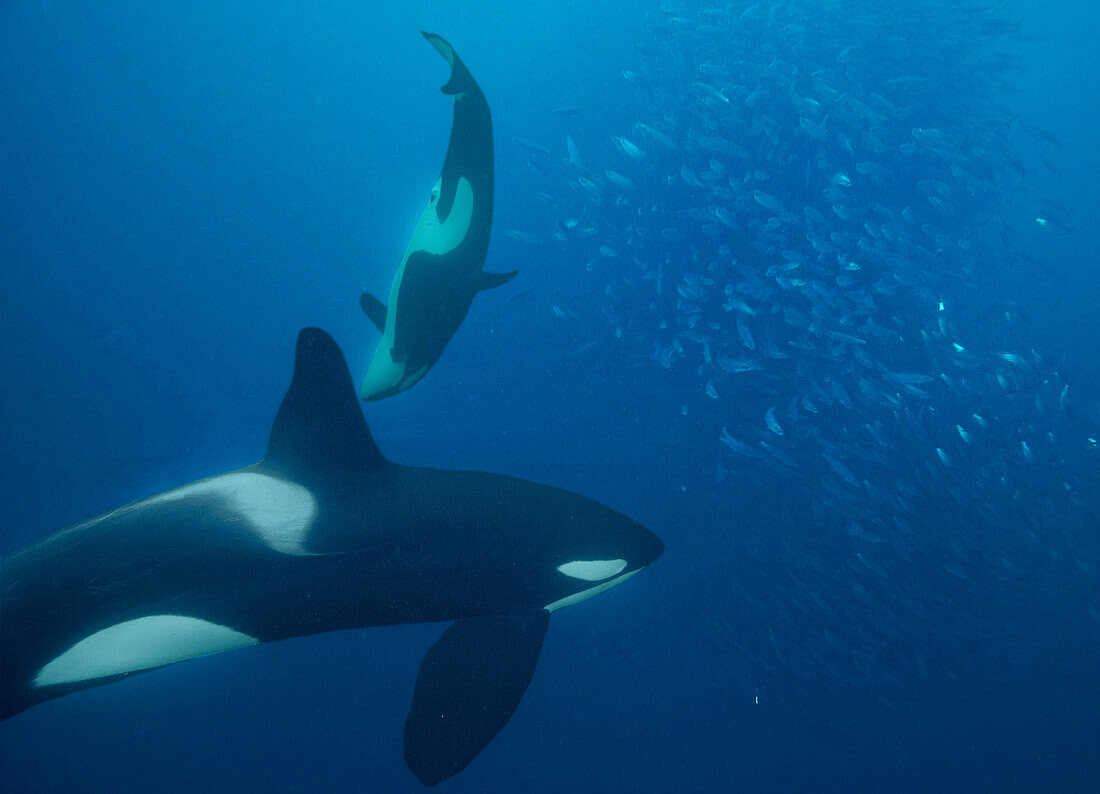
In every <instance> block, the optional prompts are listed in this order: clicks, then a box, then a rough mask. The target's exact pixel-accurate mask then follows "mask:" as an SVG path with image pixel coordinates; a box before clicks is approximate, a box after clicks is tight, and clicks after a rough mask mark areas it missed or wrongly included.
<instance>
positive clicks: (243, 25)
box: [0, 0, 1100, 792]
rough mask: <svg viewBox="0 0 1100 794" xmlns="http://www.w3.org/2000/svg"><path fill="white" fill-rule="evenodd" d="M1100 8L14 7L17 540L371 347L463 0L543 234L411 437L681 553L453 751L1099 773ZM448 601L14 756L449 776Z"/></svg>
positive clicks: (504, 776)
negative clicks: (586, 501) (431, 656)
mask: <svg viewBox="0 0 1100 794" xmlns="http://www.w3.org/2000/svg"><path fill="white" fill-rule="evenodd" d="M1098 26H1100V22H1098V19H1097V15H1096V13H1095V10H1093V9H1092V8H1091V7H1090V5H1089V4H1087V3H1085V2H1083V0H1076V1H1075V2H1073V3H1066V4H1062V5H1061V6H1060V7H1059V8H1057V9H1051V8H1050V7H1049V6H1048V4H1039V3H1036V2H1034V0H1013V2H1011V3H1007V4H997V5H994V6H988V5H983V4H972V3H948V2H941V1H940V0H893V2H885V3H882V2H879V3H868V2H860V1H859V0H835V2H831V3H810V2H806V1H805V0H790V2H776V3H769V2H763V1H762V2H757V3H751V2H745V1H743V0H737V1H736V2H732V3H729V4H725V5H718V4H714V5H708V4H697V3H693V2H665V3H660V2H643V3H640V4H628V3H625V2H622V0H614V2H610V1H609V2H593V3H589V4H585V5H584V6H583V7H563V6H562V4H560V3H550V2H545V0H540V1H539V2H533V3H526V4H516V5H514V6H513V5H508V4H501V3H488V2H472V3H466V4H463V5H462V6H456V5H454V4H444V3H439V2H427V1H426V0H425V1H424V2H416V3H405V4H401V5H400V7H399V8H398V7H393V8H390V7H383V4H375V3H368V4H363V3H314V4H310V5H309V6H308V7H306V6H297V5H295V4H288V3H280V4H271V3H253V2H242V3H233V4H225V3H188V4H184V5H183V6H181V7H178V8H174V7H166V6H163V5H160V4H156V5H150V4H148V3H140V2H117V3H111V4H106V5H102V6H101V5H99V4H91V5H90V4H81V3H62V2H52V3H41V2H40V3H30V2H26V3H24V2H12V3H7V4H5V5H4V6H3V8H0V100H2V102H0V104H2V106H3V108H4V111H3V120H4V121H3V123H2V124H0V136H2V137H0V185H2V189H0V224H2V226H0V262H2V267H3V272H4V274H5V276H6V278H5V279H4V290H3V291H2V293H0V301H2V311H0V323H2V326H0V327H2V329H3V333H2V334H0V349H2V359H0V360H2V361H3V363H4V371H5V373H6V376H5V377H4V378H3V379H2V381H0V396H2V404H3V406H4V407H5V410H6V414H7V417H8V418H7V420H6V421H5V422H4V423H3V424H2V425H0V434H2V435H0V438H2V440H3V443H2V449H3V450H4V452H5V454H4V455H3V459H2V463H0V483H2V486H0V487H2V493H3V497H4V498H3V499H0V552H3V553H8V552H10V551H12V550H14V549H16V548H18V547H20V546H22V545H24V544H26V543H29V542H31V541H33V540H35V539H36V538H38V537H40V536H42V535H44V534H46V533H48V532H50V531H52V530H54V529H57V528H59V527H62V526H65V525H67V524H70V523H73V522H76V521H79V520H81V519H83V518H86V517H88V516H90V515H93V514H95V513H98V512H101V511H104V510H108V509H111V508H112V507H115V506H117V505H119V504H122V503H125V502H127V501H129V500H132V499H135V498H138V497H141V496H144V495H147V494H150V493H154V492H156V491H160V490H163V489H165V488H168V487H171V486H174V485H176V484H179V483H183V482H187V481H190V480H193V479H196V478H199V477H203V476H207V475H209V474H212V473H216V472H220V471H225V470H228V469H233V468H237V467H240V466H243V465H247V464H249V463H251V462H253V461H255V460H256V459H257V458H259V457H260V456H261V455H262V454H263V450H264V447H265V444H266V440H267V434H268V431H269V429H270V423H271V419H272V417H273V416H274V412H275V410H276V408H277V407H278V405H279V401H280V400H281V398H282V395H283V393H284V390H285V388H286V385H287V383H288V380H289V377H290V373H291V367H292V364H293V345H294V339H295V336H296V333H297V331H298V330H299V329H300V328H302V327H304V326H309V325H317V326H321V327H323V328H325V329H326V330H328V331H329V332H331V333H332V334H333V335H334V337H335V338H336V339H337V340H338V342H339V343H340V344H341V347H342V348H343V349H344V351H345V353H346V355H347V357H348V361H349V364H350V367H351V370H352V372H353V374H354V375H355V376H356V378H358V376H359V375H360V374H361V373H362V372H363V370H364V369H365V367H366V364H367V361H368V360H369V356H370V354H371V352H372V351H373V348H374V345H375V344H376V342H377V333H376V331H375V330H374V329H373V328H372V327H371V326H370V324H369V323H368V322H367V321H366V319H365V318H364V317H363V316H362V313H361V312H360V310H359V307H358V297H359V294H360V292H362V291H364V290H367V291H371V292H373V293H375V294H379V295H382V294H385V292H386V291H387V290H388V287H389V283H390V280H391V279H392V277H393V273H394V269H395V268H396V264H397V262H398V260H399V258H400V255H401V252H402V251H403V249H404V246H405V244H406V242H407V240H408V238H409V235H410V233H411V232H412V229H413V227H414V225H415V223H416V218H417V217H418V215H419V213H420V211H421V208H422V206H423V202H424V199H425V197H426V195H427V192H428V190H429V189H430V187H431V184H432V183H433V182H434V180H435V178H436V176H437V174H438V171H439V166H440V164H441V162H442V158H443V153H444V151H445V148H446V145H447V136H448V132H449V129H450V122H451V101H450V99H449V98H448V97H445V96H443V95H441V94H439V93H438V88H439V86H440V85H442V84H443V82H445V80H446V76H447V75H446V66H445V64H443V63H442V62H441V61H440V60H439V57H438V55H437V54H436V53H435V52H433V51H432V49H431V48H430V47H427V46H426V45H425V44H424V42H423V41H422V39H421V38H420V36H419V35H418V31H419V30H421V29H427V30H431V31H433V32H437V33H439V34H441V35H444V36H445V37H446V38H447V39H448V40H450V41H451V43H452V44H454V46H455V47H456V49H457V50H458V52H459V53H460V54H461V56H462V57H463V59H464V60H465V62H466V63H467V65H468V66H469V67H470V69H471V70H472V72H473V73H474V74H475V75H476V77H477V79H478V81H479V83H480V84H481V86H482V88H483V90H484V91H485V93H486V95H487V97H488V99H489V102H490V106H491V107H492V111H493V117H494V132H495V142H496V152H497V154H496V170H497V185H496V212H495V217H494V234H493V239H492V244H491V247H490V251H489V255H488V258H487V260H486V269H488V270H492V271H498V272H499V271H507V270H512V269H518V270H519V271H520V275H519V276H518V277H517V278H516V279H515V280H514V281H513V282H511V283H509V284H508V285H506V286H504V287H501V288H500V289H497V290H493V291H488V292H485V293H482V294H481V295H479V296H478V297H477V298H476V299H475V302H474V304H473V308H472V310H471V312H470V316H469V317H468V319H467V320H466V321H465V323H464V324H463V326H462V328H461V329H460V330H459V332H458V334H457V335H456V336H455V338H454V339H453V340H452V342H451V343H450V345H449V346H448V348H447V350H446V353H445V354H444V356H443V358H442V359H441V360H440V362H439V363H438V364H437V365H436V366H435V367H434V369H433V370H432V371H431V373H430V374H429V375H428V376H427V377H426V378H425V380H424V381H423V382H422V383H420V384H419V385H417V386H416V387H415V388H413V389H412V390H410V391H409V392H407V393H405V394H402V395H399V396H397V397H394V398H391V399H388V400H385V401H382V402H379V403H372V404H369V405H366V406H365V409H364V410H365V415H366V417H367V421H368V422H369V424H370V426H371V430H372V432H373V433H374V435H375V437H376V438H377V440H378V442H379V445H380V446H381V448H382V449H383V450H384V451H385V453H386V454H387V455H388V456H390V457H391V458H393V459H395V460H398V461H401V462H403V463H409V464H415V465H422V466H434V467H440V468H464V469H478V470H486V471H494V472H501V473H507V474H511V475H516V476H521V477H526V478H529V479H533V480H537V481H540V482H545V483H550V484H554V485H558V486H562V487H566V488H569V489H571V490H574V491H577V492H579V493H582V494H585V495H587V496H590V497H593V498H595V499H598V500H599V501H601V502H603V503H605V504H607V505H609V506H611V507H614V508H616V509H618V510H621V511H623V512H625V513H627V514H629V515H631V516H632V517H633V518H635V519H637V520H639V521H641V522H642V523H644V524H646V525H647V526H649V527H650V528H652V529H653V530H654V531H655V532H657V534H659V535H660V536H661V537H662V539H663V540H664V542H665V545H666V552H665V554H664V556H663V557H662V558H661V559H660V560H659V561H658V563H657V564H655V565H653V566H652V567H651V569H649V570H647V571H645V572H644V573H643V574H642V575H640V576H637V577H635V578H633V579H632V580H631V581H630V582H628V583H626V584H624V585H623V586H622V587H620V588H616V589H614V590H612V591H610V592H609V593H607V594H604V595H602V596H600V597H599V598H595V599H592V600H590V601H586V602H584V603H583V604H580V605H577V606H574V607H571V608H569V609H566V610H562V611H560V612H558V613H555V615H554V617H553V619H552V621H551V628H550V631H549V633H548V635H547V639H546V643H545V646H544V648H543V652H542V657H541V659H540V661H539V665H538V669H537V671H536V674H535V677H534V679H533V681H532V684H531V687H530V689H529V690H528V692H527V694H526V696H525V697H524V699H523V702H522V703H521V705H520V707H519V709H518V710H517V712H516V714H515V716H514V717H513V718H512V720H511V721H510V722H509V723H508V725H507V726H506V727H505V728H504V730H503V731H502V732H501V733H500V735H499V736H498V737H497V738H496V739H495V740H494V741H493V742H492V743H491V744H490V745H489V746H488V748H487V749H486V750H485V751H484V752H483V753H482V754H481V755H480V756H479V757H478V758H477V759H475V761H474V762H473V763H472V764H471V765H470V767H469V768H468V769H467V770H465V771H464V772H462V773H460V774H458V775H457V776H456V777H454V778H452V779H451V780H449V781H447V782H446V783H444V784H442V786H444V787H447V788H450V789H452V790H455V791H483V790H488V789H499V790H517V791H559V790H563V789H565V790H585V791H586V790H602V791H609V790H610V791H666V790H689V791H710V790H728V789H734V790H747V791H771V790H790V791H834V790H841V791H852V790H855V791H860V790H862V791H887V790H890V791H895V790H908V791H931V790H943V791H970V790H976V789H977V790H990V791H1008V790H1020V791H1054V790H1057V791H1073V790H1079V791H1089V790H1095V789H1096V788H1097V785H1098V784H1100V762H1098V760H1097V754H1096V752H1095V748H1096V746H1097V740H1098V738H1100V687H1098V686H1097V675H1096V670H1097V662H1098V659H1100V587H1098V585H1100V578H1098V570H1100V569H1098V567H1097V566H1100V537H1098V533H1097V529H1098V525H1100V520H1098V518H1100V509H1098V503H1100V501H1098V500H1100V451H1098V450H1097V448H1096V447H1097V444H1096V441H1094V440H1092V439H1096V438H1098V435H1100V366H1098V364H1097V359H1096V357H1095V355H1094V353H1093V350H1094V347H1095V345H1094V340H1096V339H1098V338H1100V320H1098V318H1097V315H1096V313H1095V312H1094V310H1093V305H1092V304H1093V301H1092V296H1093V295H1095V294H1096V293H1097V287H1098V278H1097V275H1096V267H1095V263H1096V262H1097V260H1098V254H1100V243H1098V238H1097V234H1096V226H1095V223H1096V221H1095V219H1096V218H1097V217H1098V211H1100V192H1098V191H1097V188H1096V185H1097V182H1098V179H1097V177H1098V176H1100V174H1098V173H1097V170H1098V169H1097V163H1100V152H1098V149H1097V142H1096V140H1095V137H1094V135H1093V130H1095V128H1096V121H1097V112H1096V110H1095V108H1094V102H1092V101H1091V100H1092V98H1093V97H1095V95H1096V94H1097V89H1098V85H1097V83H1098V75H1100V68H1098V66H1100V64H1098V56H1097V54H1096V52H1095V48H1094V46H1093V45H1094V42H1095V40H1096V38H1097V33H1100V31H1098V30H1097V28H1098ZM567 140H570V141H572V143H573V148H574V151H575V153H576V154H575V156H571V155H570V151H569V148H568V144H567ZM624 140H625V141H626V143H623V141H624ZM627 144H630V146H628V145H627ZM638 149H640V150H641V151H642V152H643V154H642V155H641V156H640V157H639V156H637V155H636V154H632V151H634V150H638ZM726 306H729V308H726ZM780 431H781V432H780ZM441 629H442V626H439V625H421V626H398V627H385V628H370V629H364V630H362V631H355V632H341V633H336V634H329V635H321V636H315V637H308V638H303V639H298V640H293V641H287V642H282V643H276V644H271V645H266V646H259V647H255V648H249V649H245V650H239V651H234V652H231V653H226V654H220V655H216V656H211V657H205V658H201V659H197V660H193V661H190V662H187V663H185V664H181V665H176V666H172V667H169V668H166V669H163V670H159V671H156V672H153V673H150V674H147V675H139V676H134V677H132V678H130V679H128V680H126V681H123V682H120V683H116V684H112V685H109V686H105V687H100V688H94V689H90V690H87V691H85V692H81V693H77V694H74V695H70V696H68V697H65V698H61V699H58V700H54V701H50V702H49V703H46V704H43V705H40V706H37V707H35V708H33V709H31V710H29V711H27V712H25V713H23V714H20V715H18V716H17V717H15V718H13V719H12V720H10V721H6V722H5V723H4V724H3V726H2V727H0V757H2V764H0V781H2V782H0V786H2V787H3V789H4V790H10V791H145V790H148V789H150V788H153V787H156V788H157V789H159V790H163V791H196V790H197V791H227V790H233V791H257V792H258V791H293V790H331V791H344V790H347V791H351V790H363V789H364V788H366V789H368V790H379V791H404V790H417V789H419V788H420V786H419V784H418V783H417V782H416V780H415V778H413V776H412V775H411V773H410V772H409V771H408V770H407V769H406V768H405V765H404V763H403V760H402V726H403V721H404V718H405V714H406V711H407V709H408V705H409V701H410V698H411V693H412V688H413V682H414V680H415V676H416V671H417V668H418V666H419V663H420V660H421V658H422V656H423V654H424V651H425V650H426V649H427V648H428V646H430V645H431V643H432V642H434V641H435V639H436V638H437V637H438V635H439V633H440V631H441ZM2 641H3V638H2V637H0V642H2Z"/></svg>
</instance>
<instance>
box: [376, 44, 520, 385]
mask: <svg viewBox="0 0 1100 794" xmlns="http://www.w3.org/2000/svg"><path fill="white" fill-rule="evenodd" d="M422 35H423V36H424V38H426V39H427V40H428V42H429V43H431V45H432V46H433V47H435V48H436V50H438V51H439V54H440V55H442V56H443V57H444V58H445V59H446V61H447V63H449V64H450V65H451V78H450V80H448V81H447V84H446V85H444V86H443V89H442V90H443V93H444V94H453V95H454V121H453V122H452V123H451V141H450V143H449V144H448V146H447V157H446V159H445V160H444V161H443V172H442V173H441V174H440V175H439V179H437V180H436V183H435V186H434V187H433V188H432V192H431V196H430V198H429V199H428V206H426V207H425V208H424V212H423V213H421V215H420V221H419V222H418V223H417V225H416V230H415V231H414V232H413V235H412V239H410V240H409V244H408V246H407V247H406V248H405V255H404V256H403V257H402V259H401V264H400V265H399V266H398V268H397V275H395V276H394V278H393V284H392V286H391V287H390V298H389V306H388V307H387V306H385V305H384V304H383V303H382V302H381V301H380V300H378V299H377V298H375V297H374V296H373V295H369V294H366V293H364V294H363V296H362V297H361V298H360V305H361V306H362V308H363V311H364V312H365V313H366V315H367V317H368V318H370V320H371V322H373V323H374V324H375V325H376V326H378V330H380V331H381V332H382V340H381V341H380V342H379V343H378V347H377V348H376V349H375V351H374V357H373V358H372V359H371V362H370V366H369V367H368V368H367V374H366V376H365V377H364V378H363V385H362V388H361V389H360V396H361V397H362V398H363V399H364V400H380V399H382V398H383V397H389V396H391V395H394V394H397V393H398V392H403V391H405V390H406V389H408V388H411V387H412V386H414V385H415V384H416V383H417V382H418V381H419V380H420V379H421V378H423V377H424V375H425V374H426V373H427V372H428V370H429V369H430V368H431V367H432V365H434V364H435V362H436V361H438V360H439V357H440V355H442V354H443V348H444V347H446V345H447V343H448V342H450V341H451V337H452V336H454V334H455V331H457V330H458V326H460V325H461V324H462V321H463V320H464V319H466V314H467V312H469V311H470V304H471V303H472V302H473V299H474V295H476V294H477V293H478V291H480V290H483V289H490V288H492V287H499V286H500V285H501V284H504V283H505V282H506V281H508V280H509V279H511V278H512V277H513V276H515V275H516V271H512V272H511V273H486V272H485V271H483V270H482V269H481V266H482V264H484V262H485V252H486V251H487V250H488V248H489V229H490V226H491V225H492V220H493V122H492V119H491V118H490V116H489V103H488V102H486V101H485V95H484V94H482V93H481V89H480V88H479V87H478V85H477V83H476V82H475V81H474V78H473V76H472V75H471V74H470V72H469V70H468V69H467V68H466V66H465V64H463V63H462V61H461V60H460V59H459V57H458V55H456V54H455V51H454V48H452V47H451V45H450V44H448V43H447V42H446V41H444V40H443V39H442V38H440V37H439V36H436V35H435V34H434V33H423V34H422Z"/></svg>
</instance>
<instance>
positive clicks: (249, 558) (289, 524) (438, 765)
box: [0, 328, 664, 786]
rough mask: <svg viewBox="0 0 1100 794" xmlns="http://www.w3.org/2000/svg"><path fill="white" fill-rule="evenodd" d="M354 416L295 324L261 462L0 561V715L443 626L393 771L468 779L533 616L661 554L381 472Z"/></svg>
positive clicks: (596, 508)
mask: <svg viewBox="0 0 1100 794" xmlns="http://www.w3.org/2000/svg"><path fill="white" fill-rule="evenodd" d="M359 405H360V404H359V401H358V400H357V398H356V394H355V389H354V386H353V385H352V381H351V375H350V373H349V372H348V368H347V364H346V362H345V360H344V356H343V354H342V352H341V351H340V349H339V347H338V346H337V345H336V343H335V342H334V341H333V339H332V338H331V337H330V336H329V335H328V334H327V333H325V332H324V331H322V330H319V329H316V328H307V329H305V330H303V331H301V332H300V334H299V337H298V343H297V351H296V355H295V365H294V375H293V377H292V379H291V384H290V387H289V389H288V391H287V393H286V396H285V397H284V399H283V401H282V404H281V405H280V407H279V410H278V412H277V414H276V416H275V421H274V424H273V426H272V430H271V436H270V440H269V443H268V448H267V452H266V454H265V455H264V457H263V459H262V460H260V461H259V462H258V463H256V464H254V465H251V466H248V467H246V468H243V469H238V470H236V471H231V472H228V473H225V474H221V475H218V476H215V477H210V478H208V479H203V480H198V481H196V482H192V483H190V484H187V485H183V486H182V487H179V488H175V489H172V490H169V491H165V492H163V493H160V494H156V495H154V496H150V497H148V498H145V499H140V500H138V501H136V502H133V503H131V504H128V505H125V506H123V507H120V508H118V509H116V510H113V511H111V512H109V513H106V514H104V515H101V516H99V517H97V518H93V519H91V520H89V521H85V522H83V523H80V524H76V525H74V526H71V527H68V528H66V529H62V530H59V531H57V532H55V533H53V534H51V535H48V536H46V537H45V538H43V539H41V540H39V541H37V542H34V543H31V544H30V545H27V546H24V547H23V548H20V549H18V550H16V551H14V552H12V553H10V554H7V555H6V556H4V557H3V558H2V559H0V718H3V719H7V718H9V717H12V716H13V715H15V714H17V713H19V712H21V711H23V710H25V709H27V708H29V707H31V706H33V705H35V704H38V703H41V702H43V701H46V700H49V699H51V698H56V697H60V696H62V695H66V694H68V693H71V692H74V691H76V690H79V689H84V688H86V687H92V686H97V685H99V684H107V683H110V682H113V681H117V680H119V679H122V678H125V677H127V676H129V675H132V674H135V673H139V672H144V671H149V670H153V669H156V668H158V667H162V666H164V665H168V664H172V663H174V662H181V661H184V660H186V659H192V658H194V657H197V656H201V655H205V654H210V653H216V652H219V651H226V650H230V649H233V648H240V647H244V646H248V645H254V644H256V643H261V642H273V641H275V640H281V639H285V638H288V637H295V636H302V635H309V634H316V633H319V632H325V631H334V630H338V629H351V628H361V627H368V626H379V625H387V624H396V623H413V622H428V621H454V622H453V623H451V625H450V626H449V627H448V628H447V629H446V630H445V631H444V633H443V635H442V637H441V638H440V639H439V640H438V641H437V642H436V643H435V644H434V645H433V646H432V647H431V649H430V650H429V651H428V653H427V655H426V657H425V658H424V661H423V663H422V665H421V668H420V671H419V674H418V675H417V679H416V686H415V691H414V694H413V698H412V706H411V708H410V710H409V714H408V717H407V720H406V725H405V737H404V738H405V759H406V761H407V763H408V766H409V768H410V769H411V770H412V771H413V773H414V774H415V775H416V776H417V777H418V778H419V779H420V781H421V782H422V783H424V784H425V785H429V786H430V785H434V784H436V783H438V782H440V781H441V780H444V779H445V778H447V777H449V776H451V775H453V774H455V773H456V772H459V771H460V770H462V769H463V768H465V767H466V765H467V764H469V763H470V761H472V760H473V758H474V757H475V756H476V755H477V754H478V753H479V752H480V751H481V750H482V749H483V748H484V747H485V746H486V745H487V744H488V742H489V741H490V740H491V739H492V738H493V736H495V735H496V734H497V732H499V731H500V729H501V728H503V727H504V725H505V723H507V721H508V720H509V718H510V717H511V715H512V713H513V712H514V711H515V709H516V707H517V705H518V704H519V701H520V698H522V696H523V693H524V692H525V691H526V689H527V685H528V683H529V682H530V680H531V676H532V674H533V673H534V670H535V664H536V662H537V660H538V657H539V651H540V650H541V647H542V641H543V636H544V634H545V632H546V628H547V624H548V620H549V617H550V614H551V613H552V612H554V611H555V610H557V609H560V608H561V607H564V606H568V605H570V604H574V603H577V602H578V601H581V600H584V599H586V598H589V597H591V596H593V595H596V594H598V593H601V592H603V591H605V590H607V589H609V588H611V587H614V586H615V585H618V584H620V583H622V582H624V581H625V580H626V579H628V578H629V577H631V576H633V575H634V574H636V573H637V572H638V571H640V570H641V569H642V568H644V567H646V566H647V565H649V564H650V563H652V562H653V561H654V560H655V559H657V557H658V556H659V555H660V554H661V552H662V551H663V548H664V547H663V544H662V542H661V540H660V539H659V538H658V537H657V536H656V535H654V534H653V533H652V532H650V531H649V530H648V529H646V528H645V527H643V526H642V525H640V524H638V523H636V522H634V521H632V520H631V519H629V518H627V517H626V516H624V515H622V514H620V513H617V512H615V511H613V510H610V509H609V508H607V507H604V506H603V505H601V504H599V503H597V502H595V501H593V500H591V499H588V498H586V497H584V496H580V495H578V494H575V493H572V492H570V491H567V490H562V489H560V488H554V487H550V486H547V485H540V484H537V483H534V482H529V481H526V480H521V479H516V478H514V477H508V476H504V475H499V474H489V473H484V472H476V471H441V470H437V469H427V468H414V467H410V466H404V465H401V464H398V463H394V462H392V461H390V460H388V459H387V458H386V457H385V456H384V455H383V454H382V452H381V451H380V450H379V448H378V447H377V446H376V444H375V443H374V440H373V439H372V437H371V433H370V430H369V429H368V427H367V424H366V421H365V420H364V418H363V414H362V411H361V410H360V407H359Z"/></svg>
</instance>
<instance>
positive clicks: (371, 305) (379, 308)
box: [359, 292, 386, 333]
mask: <svg viewBox="0 0 1100 794" xmlns="http://www.w3.org/2000/svg"><path fill="white" fill-rule="evenodd" d="M359 306H360V308H362V310H363V314H365V315H367V319H368V320H370V321H371V322H372V323H374V324H375V325H376V326H377V327H378V330H379V331H381V332H382V333H385V332H386V304H384V303H382V301H380V300H378V298H376V297H374V296H373V295H371V294H370V293H369V292H364V293H363V294H362V295H360V296H359Z"/></svg>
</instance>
